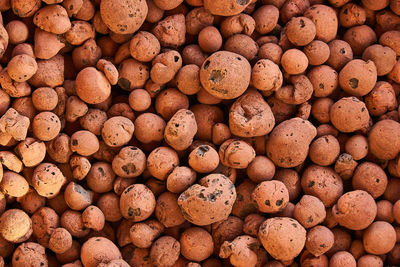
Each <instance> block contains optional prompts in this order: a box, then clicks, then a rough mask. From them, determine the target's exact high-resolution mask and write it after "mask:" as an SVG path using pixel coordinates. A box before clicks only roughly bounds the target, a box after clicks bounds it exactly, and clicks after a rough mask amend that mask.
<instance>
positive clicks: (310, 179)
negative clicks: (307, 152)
mask: <svg viewBox="0 0 400 267" xmlns="http://www.w3.org/2000/svg"><path fill="white" fill-rule="evenodd" d="M301 188H302V189H303V191H304V193H306V194H308V195H313V196H315V197H318V198H319V199H320V200H321V201H322V202H323V203H324V205H325V206H326V207H331V206H332V205H333V204H335V203H336V201H337V200H338V199H339V197H340V196H341V195H342V194H343V181H342V179H341V178H340V176H339V174H337V173H336V172H335V171H334V170H333V169H332V168H329V167H322V166H318V165H311V166H309V167H307V168H306V169H305V170H304V172H303V175H302V177H301Z"/></svg>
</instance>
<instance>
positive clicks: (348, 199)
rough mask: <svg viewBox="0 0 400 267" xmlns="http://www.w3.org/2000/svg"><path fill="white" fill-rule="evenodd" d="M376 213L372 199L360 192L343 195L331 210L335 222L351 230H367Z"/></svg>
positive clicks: (365, 193)
mask: <svg viewBox="0 0 400 267" xmlns="http://www.w3.org/2000/svg"><path fill="white" fill-rule="evenodd" d="M376 213H377V207H376V203H375V201H374V199H373V197H372V196H371V195H370V194H368V193H367V192H365V191H362V190H355V191H350V192H347V193H345V194H344V195H342V196H341V197H340V198H339V200H338V202H337V204H335V205H334V206H333V208H332V214H333V217H334V218H335V220H336V221H337V222H338V223H339V224H340V225H342V226H344V227H346V228H348V229H351V230H362V229H365V228H367V227H368V226H369V225H370V224H371V223H372V222H373V221H374V219H375V216H376Z"/></svg>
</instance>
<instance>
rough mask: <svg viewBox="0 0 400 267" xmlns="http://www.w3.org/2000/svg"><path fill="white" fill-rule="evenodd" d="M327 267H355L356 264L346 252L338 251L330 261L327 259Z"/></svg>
mask: <svg viewBox="0 0 400 267" xmlns="http://www.w3.org/2000/svg"><path fill="white" fill-rule="evenodd" d="M329 266H332V267H339V266H349V267H356V266H357V263H356V260H355V259H354V257H353V255H351V254H350V253H349V252H347V251H339V252H336V253H335V254H334V255H333V256H332V257H331V258H330V259H329Z"/></svg>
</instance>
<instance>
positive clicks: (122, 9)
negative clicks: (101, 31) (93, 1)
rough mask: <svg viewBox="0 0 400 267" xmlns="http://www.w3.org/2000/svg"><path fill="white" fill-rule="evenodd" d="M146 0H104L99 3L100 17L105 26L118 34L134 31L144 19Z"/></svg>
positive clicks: (146, 9) (146, 10)
mask: <svg viewBox="0 0 400 267" xmlns="http://www.w3.org/2000/svg"><path fill="white" fill-rule="evenodd" d="M147 12H148V7H147V4H146V1H144V0H136V1H135V2H126V1H113V0H105V1H101V4H100V15H101V19H102V21H103V22H104V24H106V25H107V27H108V28H109V29H110V30H111V31H113V32H115V33H119V34H130V33H134V32H136V31H137V30H138V29H139V28H140V26H142V24H143V22H144V20H145V19H146V16H147Z"/></svg>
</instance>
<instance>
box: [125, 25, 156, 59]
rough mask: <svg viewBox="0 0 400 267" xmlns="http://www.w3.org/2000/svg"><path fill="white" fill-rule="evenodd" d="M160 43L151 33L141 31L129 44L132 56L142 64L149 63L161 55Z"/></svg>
mask: <svg viewBox="0 0 400 267" xmlns="http://www.w3.org/2000/svg"><path fill="white" fill-rule="evenodd" d="M160 49H161V46H160V42H159V41H158V39H157V38H156V37H155V36H154V35H153V34H152V33H150V32H145V31H140V32H138V33H136V34H135V35H134V36H133V37H132V39H131V41H130V42H129V52H130V54H131V56H132V57H133V58H134V59H136V60H138V61H140V62H149V61H151V60H152V59H153V58H155V57H156V56H157V55H158V53H160Z"/></svg>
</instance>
